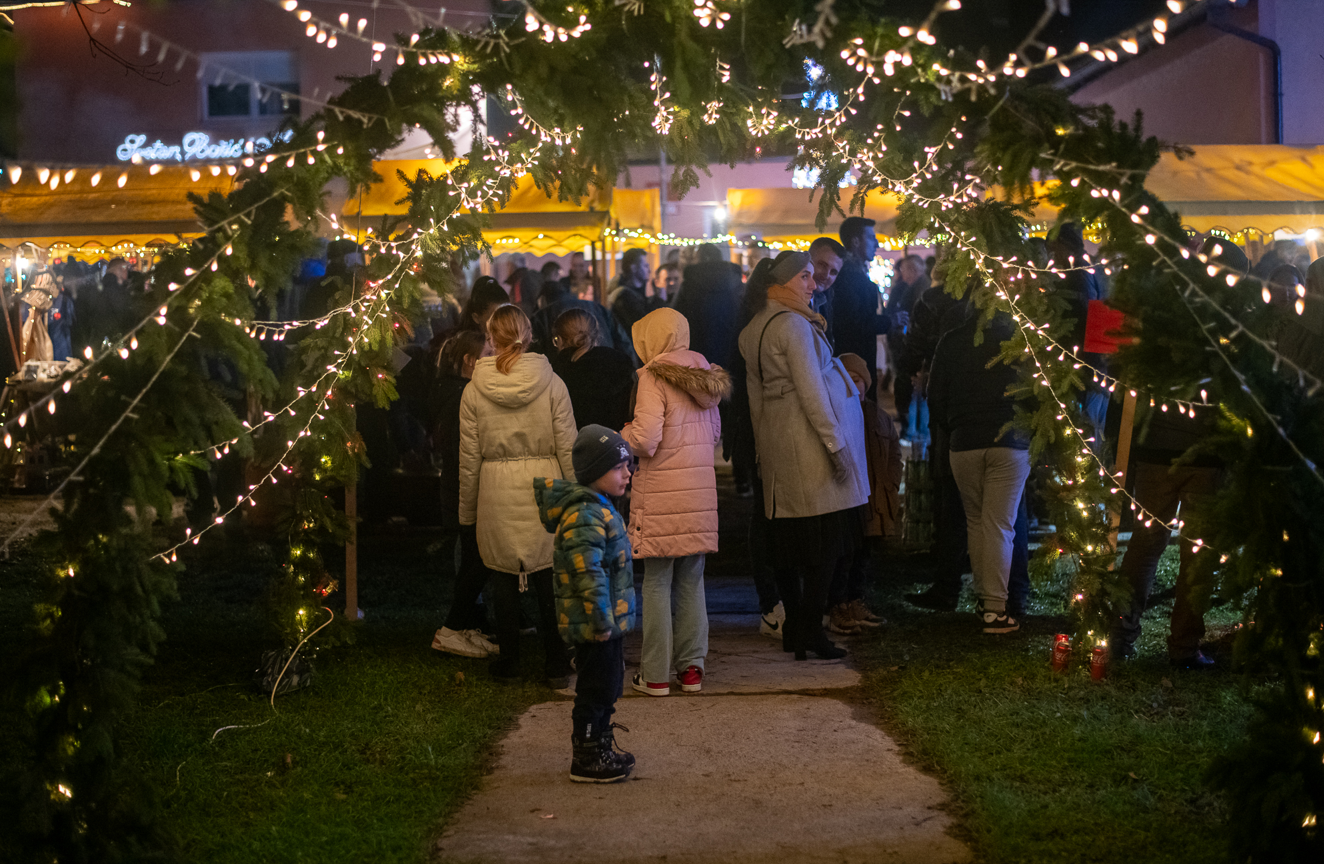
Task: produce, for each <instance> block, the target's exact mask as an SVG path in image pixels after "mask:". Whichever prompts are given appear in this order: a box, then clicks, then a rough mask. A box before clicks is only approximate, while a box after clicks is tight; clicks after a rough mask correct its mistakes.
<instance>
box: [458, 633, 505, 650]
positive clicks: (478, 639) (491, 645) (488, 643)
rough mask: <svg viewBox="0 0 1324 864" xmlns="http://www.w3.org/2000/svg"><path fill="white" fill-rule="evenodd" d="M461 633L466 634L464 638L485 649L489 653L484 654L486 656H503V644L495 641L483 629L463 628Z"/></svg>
mask: <svg viewBox="0 0 1324 864" xmlns="http://www.w3.org/2000/svg"><path fill="white" fill-rule="evenodd" d="M460 635H462V636H464V638H466V639H468V640H469V641H470V642H471V643H473V644H474V645H475V646H477V647H478V648H481V649H482V650H483V651H486V652H487V653H486V654H485V655H483V656H485V657H500V656H501V646H500V645H498V644H496V643H495V642H493V641H492V640H491V639H488V638H487V637H486V636H484V635H483V631H482V630H463V631H461V632H460Z"/></svg>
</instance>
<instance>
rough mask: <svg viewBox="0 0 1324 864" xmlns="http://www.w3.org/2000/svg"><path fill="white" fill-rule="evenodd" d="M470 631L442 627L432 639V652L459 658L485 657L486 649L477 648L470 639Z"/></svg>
mask: <svg viewBox="0 0 1324 864" xmlns="http://www.w3.org/2000/svg"><path fill="white" fill-rule="evenodd" d="M472 632H474V631H472V630H452V629H450V628H449V627H442V628H441V629H440V630H438V631H437V633H436V635H434V636H433V637H432V649H433V650H434V651H445V652H446V653H447V654H458V655H459V656H461V657H486V656H487V654H488V652H487V650H486V649H484V648H481V647H479V646H478V645H477V644H476V643H475V642H474V641H473V640H472V639H470V638H469V635H468V634H469V633H472Z"/></svg>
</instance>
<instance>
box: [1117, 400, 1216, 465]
mask: <svg viewBox="0 0 1324 864" xmlns="http://www.w3.org/2000/svg"><path fill="white" fill-rule="evenodd" d="M1148 410H1149V413H1148V415H1147V416H1146V415H1145V414H1143V413H1142V414H1141V418H1140V420H1139V422H1138V423H1137V433H1136V443H1135V444H1134V445H1133V446H1132V447H1131V456H1132V457H1133V458H1134V459H1135V460H1136V461H1137V462H1144V463H1146V464H1151V465H1171V464H1172V463H1173V462H1174V461H1175V460H1177V459H1180V458H1181V457H1182V455H1183V454H1185V453H1186V451H1187V450H1189V449H1191V448H1192V447H1194V446H1195V445H1196V444H1199V443H1200V442H1201V441H1203V440H1204V439H1205V438H1207V437H1209V435H1211V434H1212V433H1213V432H1214V428H1215V426H1216V424H1217V420H1216V418H1217V413H1218V412H1217V409H1215V408H1213V407H1210V408H1207V409H1205V410H1204V411H1200V412H1198V413H1197V414H1196V415H1195V417H1194V418H1191V417H1190V416H1188V415H1186V414H1183V413H1181V412H1180V411H1178V410H1177V409H1176V408H1169V409H1168V410H1167V411H1164V410H1163V409H1162V407H1161V406H1156V407H1154V408H1150V409H1148ZM1189 464H1190V465H1191V466H1192V467H1202V468H1216V467H1218V466H1220V465H1222V460H1220V459H1219V458H1218V457H1216V456H1207V455H1206V456H1200V457H1197V458H1196V459H1195V460H1193V461H1192V462H1190V463H1189Z"/></svg>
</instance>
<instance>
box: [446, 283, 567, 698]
mask: <svg viewBox="0 0 1324 864" xmlns="http://www.w3.org/2000/svg"><path fill="white" fill-rule="evenodd" d="M487 328H488V339H489V341H490V342H491V344H492V347H493V349H494V350H495V352H496V356H495V357H484V358H482V359H481V360H479V361H478V362H477V363H476V364H475V366H474V372H473V379H472V380H471V381H470V383H469V386H467V387H466V388H464V396H463V397H462V398H461V400H460V524H461V525H473V524H475V523H477V535H478V551H479V553H480V554H481V555H482V558H483V564H484V565H486V567H487V569H488V570H489V571H491V578H492V588H493V591H492V595H493V597H492V599H493V605H494V606H495V607H496V608H495V611H496V619H497V621H496V623H497V640H498V642H499V644H500V647H501V659H499V660H497V661H496V662H495V663H493V664H492V674H493V675H494V676H496V677H499V678H514V677H516V676H517V675H518V674H519V630H520V628H519V592H520V591H523V590H526V589H527V588H528V587H529V586H530V585H531V586H532V587H533V589H534V591H536V592H537V595H538V631H539V633H538V635H539V636H540V637H541V638H542V642H543V647H544V649H545V650H546V653H547V665H546V674H547V680H548V683H549V684H551V685H553V687H554V689H561V688H564V687H567V686H569V676H570V660H569V657H568V655H567V653H566V648H565V643H564V642H562V641H561V637H560V634H559V633H558V632H557V618H556V605H555V604H556V600H555V596H554V594H553V592H552V537H551V535H549V534H548V533H547V531H546V529H545V528H543V524H542V519H541V518H540V517H539V515H538V505H537V503H536V502H535V501H534V498H533V478H534V477H550V478H564V477H573V476H574V467H573V465H572V463H571V449H572V448H573V447H574V443H575V434H576V430H575V418H574V410H573V409H572V408H571V406H570V394H569V393H567V392H566V389H565V384H564V383H562V381H561V379H560V378H557V377H556V375H555V374H554V373H553V372H552V367H551V364H550V363H548V362H547V358H546V357H543V356H542V355H541V354H529V353H526V349H527V348H528V346H529V342H530V341H531V340H532V338H533V329H532V327H531V326H530V325H529V319H528V316H526V315H525V314H524V312H523V311H522V310H521V309H520V308H519V307H517V306H511V305H505V306H502V307H500V308H499V309H497V310H496V312H495V313H494V314H493V315H492V317H491V319H489V321H488V324H487Z"/></svg>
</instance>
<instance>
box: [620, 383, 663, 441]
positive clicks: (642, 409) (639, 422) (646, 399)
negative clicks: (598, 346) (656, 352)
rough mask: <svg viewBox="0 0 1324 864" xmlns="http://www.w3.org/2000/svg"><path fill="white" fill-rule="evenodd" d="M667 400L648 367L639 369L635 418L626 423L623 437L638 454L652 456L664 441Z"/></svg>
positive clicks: (622, 433)
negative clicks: (663, 424)
mask: <svg viewBox="0 0 1324 864" xmlns="http://www.w3.org/2000/svg"><path fill="white" fill-rule="evenodd" d="M666 413H667V400H666V395H665V394H664V393H663V390H662V385H661V383H660V382H659V381H658V380H657V378H655V377H654V376H653V375H652V374H651V373H650V372H649V371H648V370H647V369H646V368H645V369H641V370H639V390H638V392H637V393H636V395H635V399H634V419H633V420H631V421H630V422H629V423H626V424H625V428H624V429H622V430H621V437H622V438H624V439H625V440H626V441H628V442H629V444H630V447H631V448H633V450H634V455H636V456H640V457H642V456H652V455H653V454H654V453H656V452H657V448H658V445H659V444H661V443H662V423H663V420H664V419H665V418H666Z"/></svg>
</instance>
